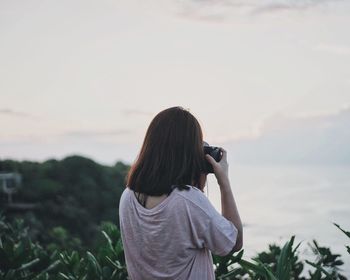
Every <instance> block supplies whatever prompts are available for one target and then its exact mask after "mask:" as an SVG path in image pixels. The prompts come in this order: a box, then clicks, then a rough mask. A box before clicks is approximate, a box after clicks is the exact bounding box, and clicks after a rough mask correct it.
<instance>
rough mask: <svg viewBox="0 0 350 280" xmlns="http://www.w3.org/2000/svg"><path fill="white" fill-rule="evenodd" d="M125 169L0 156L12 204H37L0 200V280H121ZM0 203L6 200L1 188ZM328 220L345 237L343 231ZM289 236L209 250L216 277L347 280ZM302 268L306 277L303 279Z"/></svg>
mask: <svg viewBox="0 0 350 280" xmlns="http://www.w3.org/2000/svg"><path fill="white" fill-rule="evenodd" d="M128 169H129V166H127V165H124V164H123V163H122V162H117V163H116V164H115V165H114V166H111V167H109V166H103V165H100V164H97V163H95V162H94V161H92V160H90V159H88V158H84V157H81V156H70V157H66V158H65V159H63V160H61V161H58V160H54V159H52V160H47V161H45V162H43V163H36V162H30V161H23V162H17V161H12V160H4V161H0V171H7V172H11V171H16V172H19V173H20V174H22V179H23V186H22V188H21V189H20V190H19V191H18V192H16V194H15V196H14V201H15V202H16V201H18V202H25V203H34V204H36V205H38V207H37V208H35V209H34V210H28V211H25V212H23V213H19V212H16V211H14V212H11V211H10V210H8V209H7V208H6V207H4V205H5V204H4V203H2V204H0V280H5V279H6V280H7V279H36V280H66V279H69V280H96V279H101V280H115V279H127V270H126V261H125V256H124V251H123V246H122V241H121V235H120V231H119V230H118V227H117V226H116V225H118V224H119V219H118V203H119V200H120V196H121V193H122V191H123V190H124V186H125V178H126V174H127V171H128ZM0 200H1V201H6V197H5V196H4V194H3V193H1V192H0ZM1 210H2V211H3V212H4V213H5V214H6V218H7V221H5V216H3V214H2V213H1ZM25 225H26V226H25ZM334 225H335V226H336V227H337V228H338V229H339V230H341V231H342V232H343V233H344V234H345V235H346V236H347V237H349V238H350V232H348V231H345V230H343V229H342V228H341V227H340V226H339V225H338V224H334ZM29 229H30V230H29ZM294 241H295V236H292V237H291V238H290V240H289V241H288V242H286V243H285V244H284V245H283V246H282V247H280V246H277V245H275V244H272V245H269V247H268V250H266V251H264V252H260V253H259V254H257V256H255V257H253V258H252V259H251V260H246V259H244V258H243V255H244V250H241V251H239V252H237V253H235V254H228V255H227V256H224V257H220V256H215V255H213V263H214V268H215V275H216V278H217V279H252V280H263V279H264V280H275V279H277V280H289V279H297V280H306V279H310V280H316V279H317V280H318V279H321V280H322V279H327V280H328V279H332V280H336V279H340V280H344V279H346V277H345V276H344V275H342V274H341V272H342V271H341V267H342V265H343V261H342V260H341V259H340V255H339V254H333V253H332V252H331V250H330V249H329V248H327V247H322V246H320V245H319V244H318V243H317V242H316V241H315V240H313V243H312V244H309V246H310V247H311V250H312V253H313V255H314V256H315V259H314V260H304V261H303V260H300V259H299V256H298V252H297V249H298V248H299V246H300V243H299V244H297V245H295V244H294ZM346 248H347V251H348V252H349V254H350V247H349V246H348V245H347V246H346ZM305 265H308V267H309V268H308V271H307V273H308V276H306V275H305V276H302V275H303V273H304V274H305V268H306V266H305ZM306 277H308V278H306Z"/></svg>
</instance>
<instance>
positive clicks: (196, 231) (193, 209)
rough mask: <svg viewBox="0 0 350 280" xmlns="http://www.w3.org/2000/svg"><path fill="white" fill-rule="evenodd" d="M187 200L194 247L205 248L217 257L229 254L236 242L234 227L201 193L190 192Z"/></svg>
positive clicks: (235, 229)
mask: <svg viewBox="0 0 350 280" xmlns="http://www.w3.org/2000/svg"><path fill="white" fill-rule="evenodd" d="M187 198H188V199H187V208H188V215H189V219H190V224H191V228H192V230H191V231H192V235H193V239H194V240H193V243H194V244H195V246H196V247H197V248H203V247H206V248H208V249H209V250H210V251H211V252H212V253H213V254H215V255H219V256H225V255H227V254H229V253H230V252H231V251H232V249H233V247H234V246H235V244H236V241H237V236H238V230H237V228H236V227H235V225H234V224H233V223H232V222H231V221H229V220H228V219H226V218H225V217H224V216H222V215H221V214H220V213H219V212H218V211H217V210H216V209H215V208H214V206H213V205H212V204H211V202H210V201H209V199H208V198H207V197H206V196H205V195H204V194H203V193H202V192H201V191H198V190H192V195H190V196H188V197H187Z"/></svg>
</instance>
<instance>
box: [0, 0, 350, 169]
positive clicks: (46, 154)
mask: <svg viewBox="0 0 350 280" xmlns="http://www.w3.org/2000/svg"><path fill="white" fill-rule="evenodd" d="M349 12H350V1H345V0H343V1H342V0H333V1H327V0H323V1H319V0H318V1H316V0H314V1H313V0H308V1H303V0H298V1H297V0H295V1H281V0H280V1H277V0H271V1H267V0H259V1H258V0H245V1H235V0H212V1H210V0H187V1H180V0H162V1H156V0H142V1H141V0H140V1H136V0H119V1H116V0H108V1H107V0H100V1H89V0H84V1H83V0H75V1H71V0H69V1H68V0H60V1H53V0H45V1H41V0H31V1H13V0H11V1H7V0H0V77H1V78H0V126H1V130H0V159H4V158H12V159H19V160H23V159H27V160H40V161H41V160H46V159H48V158H53V157H54V158H62V157H65V156H67V155H70V154H81V155H84V156H88V157H91V158H93V159H95V160H96V161H99V162H101V163H104V164H113V163H115V162H116V161H117V160H123V161H126V162H128V163H130V162H132V161H133V160H134V159H135V157H136V155H137V153H138V151H139V148H140V145H141V144H142V141H143V137H144V135H145V132H146V129H147V127H148V125H149V123H150V121H151V120H152V118H153V117H154V116H155V115H156V114H157V113H158V112H160V111H161V110H163V109H166V108H168V107H172V106H183V107H184V108H187V109H189V110H190V112H191V113H193V114H194V115H195V116H196V117H197V118H198V120H199V122H200V123H201V125H202V129H203V133H204V138H205V139H206V141H207V142H209V143H210V144H212V145H220V146H224V147H226V146H227V147H231V145H233V144H235V143H239V145H243V146H244V147H245V149H246V150H250V147H251V146H249V145H254V147H263V148H264V149H266V148H267V149H270V150H273V143H275V142H274V141H275V140H276V138H271V137H270V138H269V137H267V138H266V137H265V136H266V135H271V133H270V132H271V130H270V128H271V125H272V127H276V124H278V125H277V127H279V128H281V129H282V130H283V131H286V130H287V131H288V132H287V133H284V135H290V134H291V133H292V134H293V133H294V132H295V131H297V133H294V134H293V136H292V139H293V137H297V138H298V136H299V135H300V131H301V130H302V131H304V132H303V137H304V138H305V139H306V138H307V135H306V134H307V132H308V131H309V130H308V129H305V126H304V125H305V123H311V125H310V126H309V128H310V129H313V128H315V126H314V125H312V124H315V120H317V123H319V122H321V123H320V125H321V126H322V127H324V126H326V124H327V123H329V120H332V128H334V129H331V130H329V131H327V132H324V133H328V134H327V135H329V134H332V135H333V136H332V137H333V138H332V139H337V138H338V136H339V137H343V136H344V129H346V127H348V126H347V125H348V124H349V125H350V116H349V115H350V114H348V113H344V112H348V111H349V108H350V32H349V30H348V26H350V17H349ZM334 116H345V117H346V121H344V120H343V118H336V117H334ZM339 119H341V120H342V121H341V124H342V125H340V126H339V125H338V122H337V121H338V120H339ZM294 120H298V121H294ZM295 125H297V129H296V128H295ZM299 128H300V129H299ZM335 128H337V129H335ZM298 133H299V134H298ZM315 135H316V136H315V137H317V134H315ZM322 135H325V134H322ZM348 136H349V135H348V134H346V137H348ZM288 137H289V136H288ZM277 138H278V139H277V140H276V141H277V142H276V143H278V141H279V142H281V141H282V142H283V138H282V140H281V137H277ZM261 139H262V140H261ZM264 139H269V141H270V143H272V144H271V145H272V147H271V146H269V147H267V146H261V145H262V144H256V143H257V142H259V143H260V142H261V141H262V142H263V141H265V142H266V140H264ZM345 139H348V138H345ZM349 139H350V137H349ZM332 141H333V140H332ZM323 142H324V141H323ZM242 143H243V144H242ZM329 143H330V142H327V143H323V144H322V143H321V144H320V147H321V148H322V145H328V146H329V145H330V144H329ZM331 143H338V142H337V141H336V142H331ZM259 145H260V146H259ZM345 146H346V143H345V144H342V146H341V147H345ZM239 147H241V146H239ZM306 148H308V147H306ZM321 148H320V149H321ZM281 149H284V148H283V147H282V148H281ZM232 150H234V148H232ZM243 152H244V149H243ZM340 153H341V151H340ZM241 154H242V152H241ZM302 154H304V152H302ZM349 155H350V154H349ZM242 157H244V155H243V156H242Z"/></svg>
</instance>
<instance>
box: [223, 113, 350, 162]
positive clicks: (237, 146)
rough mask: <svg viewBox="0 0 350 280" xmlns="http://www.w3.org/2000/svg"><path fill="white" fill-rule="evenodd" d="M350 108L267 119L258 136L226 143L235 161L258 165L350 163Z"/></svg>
mask: <svg viewBox="0 0 350 280" xmlns="http://www.w3.org/2000/svg"><path fill="white" fill-rule="evenodd" d="M349 127H350V107H347V108H345V109H343V110H340V111H339V112H337V113H334V114H329V115H319V116H303V117H295V118H288V117H285V116H281V115H276V116H274V117H273V118H271V119H269V120H267V121H265V123H264V124H263V126H262V128H261V132H260V136H258V137H256V138H255V139H246V140H236V141H230V142H228V143H226V145H227V146H228V148H229V149H230V150H231V151H232V152H233V155H234V156H233V157H234V160H236V161H237V162H243V163H253V164H254V163H258V164H263V163H266V164H350V146H349V143H350V130H349Z"/></svg>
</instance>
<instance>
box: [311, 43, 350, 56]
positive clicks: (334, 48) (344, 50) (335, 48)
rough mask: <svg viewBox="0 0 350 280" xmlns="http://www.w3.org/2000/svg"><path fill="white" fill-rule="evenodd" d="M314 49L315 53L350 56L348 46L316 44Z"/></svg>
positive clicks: (349, 47)
mask: <svg viewBox="0 0 350 280" xmlns="http://www.w3.org/2000/svg"><path fill="white" fill-rule="evenodd" d="M314 49H315V50H316V51H322V52H327V53H331V54H336V55H350V46H344V45H343V46H342V45H335V44H318V45H317V46H316V47H315V48H314Z"/></svg>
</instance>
